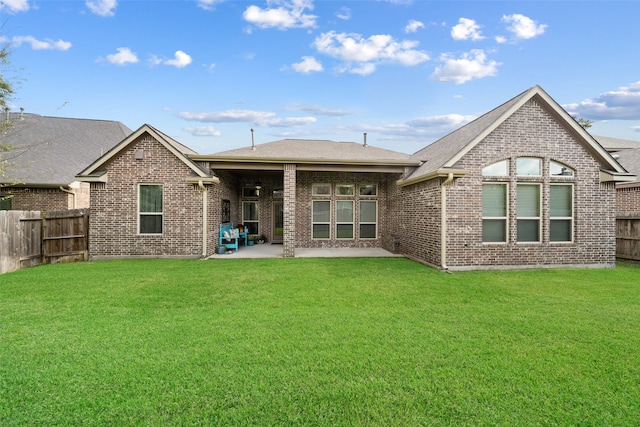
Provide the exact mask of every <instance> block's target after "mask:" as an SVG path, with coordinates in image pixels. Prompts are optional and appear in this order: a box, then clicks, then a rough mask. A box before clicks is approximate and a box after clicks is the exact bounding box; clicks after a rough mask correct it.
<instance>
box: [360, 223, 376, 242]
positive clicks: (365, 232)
mask: <svg viewBox="0 0 640 427" xmlns="http://www.w3.org/2000/svg"><path fill="white" fill-rule="evenodd" d="M360 238H361V239H375V238H376V225H375V224H360Z"/></svg>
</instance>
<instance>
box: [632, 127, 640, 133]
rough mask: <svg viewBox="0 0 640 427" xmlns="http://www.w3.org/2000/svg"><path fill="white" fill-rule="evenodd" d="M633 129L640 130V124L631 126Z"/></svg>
mask: <svg viewBox="0 0 640 427" xmlns="http://www.w3.org/2000/svg"><path fill="white" fill-rule="evenodd" d="M631 130H634V131H636V132H640V126H631Z"/></svg>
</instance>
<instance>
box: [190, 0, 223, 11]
mask: <svg viewBox="0 0 640 427" xmlns="http://www.w3.org/2000/svg"><path fill="white" fill-rule="evenodd" d="M224 1H225V0H197V3H198V7H199V8H201V9H204V10H214V9H215V8H216V6H217V5H219V4H220V3H222V2H224Z"/></svg>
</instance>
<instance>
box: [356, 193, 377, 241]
mask: <svg viewBox="0 0 640 427" xmlns="http://www.w3.org/2000/svg"><path fill="white" fill-rule="evenodd" d="M377 228H378V202H376V201H375V200H361V201H360V238H361V239H375V238H376V237H378V234H377V232H378V230H377Z"/></svg>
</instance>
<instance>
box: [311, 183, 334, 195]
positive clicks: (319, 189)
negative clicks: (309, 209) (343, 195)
mask: <svg viewBox="0 0 640 427" xmlns="http://www.w3.org/2000/svg"><path fill="white" fill-rule="evenodd" d="M311 193H312V194H313V195H314V196H330V195H331V184H313V185H312V186H311Z"/></svg>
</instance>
